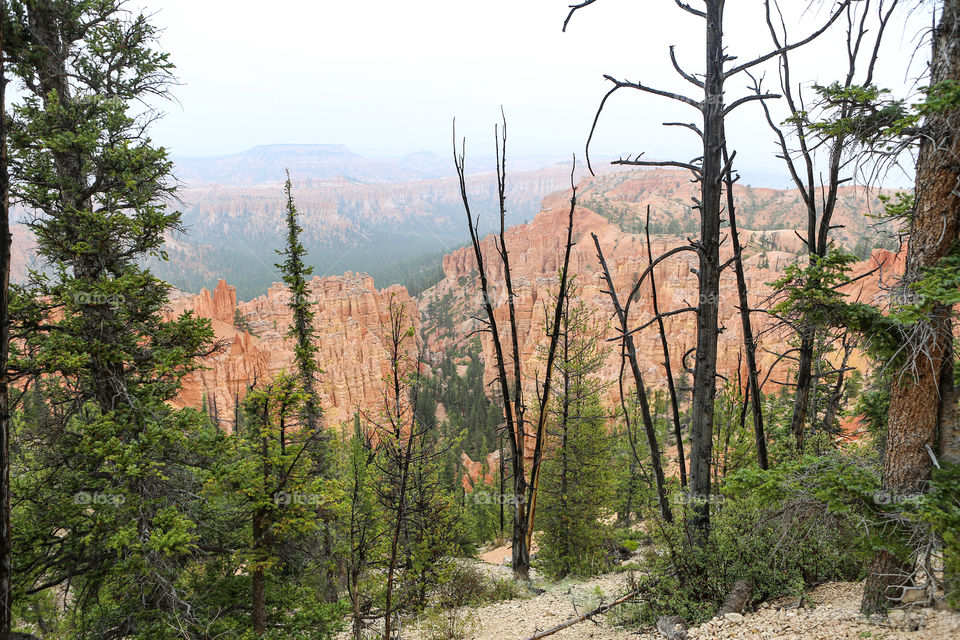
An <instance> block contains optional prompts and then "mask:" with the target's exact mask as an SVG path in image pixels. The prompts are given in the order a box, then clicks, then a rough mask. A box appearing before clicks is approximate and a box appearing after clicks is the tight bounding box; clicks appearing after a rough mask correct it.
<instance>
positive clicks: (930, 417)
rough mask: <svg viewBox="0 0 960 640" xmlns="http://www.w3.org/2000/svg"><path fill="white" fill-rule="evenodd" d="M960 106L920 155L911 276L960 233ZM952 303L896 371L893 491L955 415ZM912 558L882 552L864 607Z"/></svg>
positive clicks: (886, 596) (938, 77)
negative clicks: (950, 389) (949, 382)
mask: <svg viewBox="0 0 960 640" xmlns="http://www.w3.org/2000/svg"><path fill="white" fill-rule="evenodd" d="M958 80H960V0H944V2H943V10H942V15H941V17H940V22H939V24H938V26H937V28H936V31H935V32H934V35H933V55H932V60H931V73H930V85H931V86H936V85H938V84H939V83H942V82H944V81H954V82H956V81H958ZM958 119H960V109H957V108H952V109H947V110H944V111H941V112H935V113H933V114H931V115H930V116H928V118H927V120H926V121H925V122H924V127H923V128H924V136H923V139H922V141H921V143H920V152H919V155H918V157H917V175H916V188H915V195H916V208H915V211H914V215H913V223H912V229H911V234H910V246H909V249H908V253H907V265H906V273H905V274H904V279H905V280H906V281H907V282H911V281H916V280H917V279H918V278H919V277H920V276H921V275H922V273H923V270H924V269H925V268H927V267H931V266H933V265H936V264H937V263H938V261H939V260H940V259H941V258H943V257H944V256H946V255H948V254H949V253H950V252H951V251H952V250H955V246H956V242H957V240H958V237H960V196H958V182H960V169H958V159H960V137H958ZM950 315H951V310H950V309H948V308H945V307H943V306H942V305H939V306H937V308H935V309H934V310H933V311H932V312H931V314H930V318H929V321H926V322H923V323H918V325H917V327H916V331H915V332H914V336H915V338H914V342H913V343H912V344H911V345H910V347H911V352H910V353H909V354H907V357H906V359H905V360H906V361H905V366H904V367H903V368H902V369H901V372H900V373H899V374H898V375H895V376H894V379H893V386H892V389H891V396H890V413H889V415H888V427H889V434H888V436H887V447H886V451H885V453H884V462H883V482H882V488H883V489H884V490H885V491H888V492H890V493H893V494H898V493H912V492H919V491H923V490H924V489H925V488H926V484H927V481H928V480H929V477H930V472H931V469H932V466H933V461H932V459H931V456H930V451H935V450H936V449H935V448H936V447H937V446H938V444H939V442H940V432H941V426H942V425H941V420H942V418H944V417H946V416H950V415H955V407H945V406H944V404H943V403H944V402H949V401H953V400H955V397H954V395H953V394H952V393H942V391H943V389H941V384H942V381H943V380H944V378H945V377H946V376H949V375H952V360H953V355H952V351H951V343H952V331H951V324H952V323H951V320H950ZM911 568H912V562H911V561H910V559H907V561H906V563H905V564H904V563H903V562H902V560H901V559H898V558H896V557H895V556H893V555H891V554H889V553H886V552H881V553H879V554H877V555H876V556H875V557H874V560H873V563H872V565H871V567H870V573H869V575H868V577H867V583H866V587H865V589H864V595H863V602H862V603H861V610H862V611H863V612H865V613H870V612H875V611H882V610H884V609H886V608H887V607H888V606H889V604H890V598H895V597H897V596H899V595H900V594H899V590H898V589H897V587H899V586H901V585H902V584H903V576H904V575H909V573H910V570H911Z"/></svg>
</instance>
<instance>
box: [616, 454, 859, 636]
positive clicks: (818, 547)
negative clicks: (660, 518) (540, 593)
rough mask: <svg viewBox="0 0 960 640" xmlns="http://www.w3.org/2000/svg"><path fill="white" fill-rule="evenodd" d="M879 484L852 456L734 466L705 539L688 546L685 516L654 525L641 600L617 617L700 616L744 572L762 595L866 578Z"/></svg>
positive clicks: (633, 620) (694, 619)
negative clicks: (867, 528)
mask: <svg viewBox="0 0 960 640" xmlns="http://www.w3.org/2000/svg"><path fill="white" fill-rule="evenodd" d="M876 486H877V478H876V475H875V474H874V472H873V471H872V470H871V468H870V467H869V466H868V465H867V464H866V462H865V461H864V460H862V459H860V458H859V457H858V456H855V455H854V456H845V455H839V454H831V455H829V456H824V457H813V456H806V457H803V458H800V459H796V460H792V461H787V462H783V463H781V464H779V465H778V466H776V467H774V468H773V469H771V470H769V471H761V470H759V469H756V468H750V469H745V470H742V471H741V472H738V473H737V474H735V475H733V476H731V477H729V478H728V479H727V480H726V483H725V485H724V488H723V490H722V493H721V495H720V496H718V500H717V503H716V505H715V506H714V507H713V515H712V520H711V522H712V527H711V531H710V535H709V538H708V540H707V541H706V543H705V544H703V545H699V546H697V545H693V544H691V542H690V538H689V537H688V536H687V533H686V531H685V529H684V525H683V523H682V518H678V519H677V522H676V523H675V524H672V525H663V526H658V527H653V528H652V529H654V530H655V535H654V547H653V549H651V550H650V551H649V552H648V553H647V554H646V555H645V557H644V561H643V566H642V571H643V574H642V575H641V576H640V577H639V578H637V579H636V580H635V582H636V585H635V586H636V588H638V589H640V590H641V594H642V595H641V598H642V601H641V602H640V603H639V604H637V605H628V606H626V607H625V608H624V609H623V611H621V612H620V614H619V616H620V618H621V621H623V622H625V623H630V624H638V623H639V624H642V625H653V624H654V623H655V622H656V620H657V618H658V617H659V616H661V615H678V616H680V617H682V618H683V619H684V620H686V621H687V622H688V623H691V624H697V623H699V622H702V621H704V620H706V619H709V618H710V617H712V616H713V615H714V614H715V612H716V610H717V609H718V608H719V606H720V604H721V603H722V602H723V599H724V597H725V596H726V595H727V593H728V592H729V590H730V588H731V587H732V585H733V584H734V583H735V582H736V581H738V580H747V581H749V582H750V583H751V584H752V585H753V593H752V598H753V599H754V600H755V601H762V600H766V599H769V598H772V597H776V596H781V595H800V594H801V593H802V592H803V590H804V589H805V588H807V587H809V586H811V585H814V584H817V583H820V582H824V581H828V580H857V579H860V578H861V577H862V575H863V570H864V567H865V566H866V565H867V563H868V559H869V554H870V542H869V540H868V539H867V538H866V536H865V535H864V534H863V533H862V529H861V525H862V523H863V522H864V521H865V519H866V518H867V517H868V514H869V510H868V504H867V503H866V501H865V500H864V496H865V495H868V494H871V493H873V492H875V490H876ZM679 514H680V511H679V510H678V515H679Z"/></svg>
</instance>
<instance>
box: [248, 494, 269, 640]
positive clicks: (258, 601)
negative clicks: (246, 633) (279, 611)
mask: <svg viewBox="0 0 960 640" xmlns="http://www.w3.org/2000/svg"><path fill="white" fill-rule="evenodd" d="M266 526H267V525H266V522H265V518H264V515H263V513H262V510H260V509H258V510H257V512H256V513H255V514H254V516H253V548H254V549H256V550H257V551H258V552H259V551H262V550H263V549H264V547H265V546H266V540H265V538H266V533H265V531H266ZM261 560H262V559H261V558H257V563H258V566H257V567H256V568H255V569H254V570H253V576H252V583H253V598H252V602H251V605H252V607H253V612H252V618H253V632H254V633H255V634H257V635H258V636H262V635H265V634H266V633H267V584H266V582H267V578H266V571H265V570H264V568H263V565H262V564H260V563H261Z"/></svg>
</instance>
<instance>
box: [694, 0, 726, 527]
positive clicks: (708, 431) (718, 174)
mask: <svg viewBox="0 0 960 640" xmlns="http://www.w3.org/2000/svg"><path fill="white" fill-rule="evenodd" d="M723 9H724V2H723V0H708V1H707V2H706V3H705V14H706V16H705V18H706V23H707V24H706V28H707V34H706V45H707V46H706V63H705V66H704V70H705V74H704V99H703V160H702V170H701V175H700V203H699V204H698V205H697V206H698V207H699V209H700V246H699V251H698V255H699V272H698V280H699V293H700V299H699V302H698V304H697V351H696V360H695V361H694V366H693V400H692V403H691V420H690V484H689V491H690V497H691V499H692V503H693V504H692V517H691V519H690V525H691V528H692V529H693V532H694V535H695V537H697V538H700V539H705V538H706V534H707V532H708V531H709V529H710V489H711V487H710V459H711V456H712V455H713V416H714V403H715V400H716V395H717V385H716V382H717V381H716V378H717V340H718V337H719V325H718V321H719V305H720V196H721V191H722V189H721V180H722V177H723V168H722V166H721V164H722V162H721V161H722V154H723V149H724V147H725V141H724V139H723V119H724V105H723V83H724V69H723V62H724V51H723Z"/></svg>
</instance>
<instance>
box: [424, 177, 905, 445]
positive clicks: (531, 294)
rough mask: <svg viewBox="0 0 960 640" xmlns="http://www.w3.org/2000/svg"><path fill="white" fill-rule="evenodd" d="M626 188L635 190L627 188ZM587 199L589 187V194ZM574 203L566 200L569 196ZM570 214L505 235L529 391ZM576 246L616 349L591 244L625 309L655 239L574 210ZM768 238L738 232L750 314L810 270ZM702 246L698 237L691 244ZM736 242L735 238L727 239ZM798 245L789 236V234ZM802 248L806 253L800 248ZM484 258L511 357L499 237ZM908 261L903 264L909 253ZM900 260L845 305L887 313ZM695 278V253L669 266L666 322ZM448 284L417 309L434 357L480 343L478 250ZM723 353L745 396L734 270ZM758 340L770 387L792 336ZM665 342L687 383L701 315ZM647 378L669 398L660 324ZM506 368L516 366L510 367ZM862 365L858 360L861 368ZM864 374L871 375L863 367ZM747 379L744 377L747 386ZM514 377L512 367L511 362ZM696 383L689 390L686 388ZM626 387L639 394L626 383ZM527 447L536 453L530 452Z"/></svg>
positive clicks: (642, 338)
mask: <svg viewBox="0 0 960 640" xmlns="http://www.w3.org/2000/svg"><path fill="white" fill-rule="evenodd" d="M624 178H625V176H624V175H623V174H618V175H614V176H612V177H611V176H603V177H601V178H600V179H601V180H617V181H623V180H624ZM621 184H622V185H623V186H624V187H627V186H629V185H630V183H629V181H627V182H621ZM587 190H588V192H589V185H588V189H587ZM567 198H568V199H569V193H568V194H567ZM568 199H567V201H566V202H564V200H563V198H562V197H560V196H554V197H551V198H548V199H547V200H546V201H545V207H549V208H547V209H545V210H544V211H542V212H541V213H540V214H538V215H537V217H536V218H535V219H534V220H533V221H532V222H531V223H529V224H526V225H519V226H516V227H513V228H511V229H509V230H508V231H507V234H506V243H507V248H508V250H509V252H510V263H511V268H512V274H513V281H514V290H515V296H516V297H515V299H516V309H517V324H518V333H519V334H520V359H521V361H522V362H523V368H524V376H525V377H526V378H527V379H528V380H529V381H533V380H535V379H541V380H542V378H543V362H542V361H543V357H542V353H541V352H542V348H538V345H545V344H546V343H547V338H546V313H545V311H546V309H547V308H548V307H549V306H550V305H551V301H552V300H553V296H555V294H556V291H557V288H558V284H559V282H558V278H557V273H558V269H559V268H560V266H561V261H562V259H563V242H564V240H565V238H566V224H567V219H568V213H569V206H570V205H569V200H568ZM574 220H575V222H574V236H573V237H574V242H575V245H574V247H573V250H572V253H571V260H570V266H571V272H572V273H573V274H576V282H577V285H578V286H579V295H578V298H579V300H580V301H582V302H583V303H584V304H585V305H586V307H587V309H588V310H589V311H590V312H591V313H592V316H593V319H594V321H595V322H598V323H600V324H601V331H602V335H601V336H600V337H601V338H602V339H604V338H605V339H608V340H609V339H615V337H616V335H617V332H616V331H615V330H614V326H613V324H614V323H613V317H612V316H613V312H612V307H611V303H610V299H609V297H608V295H607V294H606V293H605V290H606V286H605V284H604V283H603V282H602V280H601V275H602V272H601V270H600V266H599V262H598V260H597V255H596V248H595V246H594V242H593V239H592V237H591V233H595V234H596V235H597V237H598V239H599V241H600V246H601V248H602V249H603V252H604V256H605V258H606V260H607V263H608V265H609V268H610V271H611V274H612V277H613V280H614V284H615V286H616V290H617V293H618V295H619V298H620V302H621V304H625V303H626V299H627V296H628V294H629V292H630V290H631V288H632V286H633V284H634V283H635V282H636V280H637V278H638V277H639V275H640V274H641V273H642V272H643V271H644V270H645V269H646V268H647V265H648V258H647V246H646V238H645V236H644V235H641V234H631V233H626V232H624V231H622V230H621V229H620V228H619V227H618V226H615V225H613V224H611V223H610V222H609V221H608V220H607V219H606V218H605V217H603V216H601V215H598V214H597V213H595V212H594V211H591V210H590V209H589V208H588V207H587V206H584V207H580V206H578V207H577V210H576V213H575V218H574ZM763 233H764V232H758V231H751V230H748V229H741V232H740V234H741V243H742V244H743V245H744V246H746V249H745V251H744V270H745V278H746V282H747V288H748V291H749V302H750V306H751V308H766V307H767V306H768V304H769V303H768V302H766V301H767V300H768V298H769V297H770V296H771V295H772V294H773V293H774V291H773V289H772V288H771V287H770V286H769V284H768V283H771V282H773V281H775V280H776V279H778V278H779V277H781V276H782V275H783V271H784V269H785V268H786V267H787V266H788V265H790V264H794V263H796V262H797V261H799V260H805V259H806V258H805V256H804V255H803V254H802V253H801V251H800V247H799V246H793V245H792V244H790V243H788V242H786V241H787V240H789V236H787V235H786V234H783V235H784V237H783V239H782V240H783V241H782V242H776V241H775V242H773V243H771V242H770V236H771V234H769V233H767V235H766V238H765V240H766V245H765V246H764V247H762V248H761V246H760V236H761V235H763ZM691 235H693V234H691ZM727 235H728V234H727ZM791 235H792V234H791ZM651 241H652V253H653V256H654V257H655V258H656V257H657V256H659V255H661V254H662V253H664V252H666V251H667V250H669V249H672V248H674V247H676V246H680V245H683V244H687V243H686V241H685V240H683V239H681V238H680V237H679V236H678V235H675V234H671V235H665V234H664V235H653V236H652V237H651ZM797 243H799V241H797ZM730 245H731V243H730V241H729V238H728V239H727V240H726V241H725V242H724V243H723V245H722V248H721V259H722V260H724V261H727V260H729V259H730V258H731V257H732V249H731V246H730ZM482 249H483V254H484V256H485V258H486V269H487V277H488V279H489V281H490V283H491V286H492V291H491V297H492V298H493V301H494V307H495V310H494V313H495V317H496V319H497V323H498V325H499V326H500V327H501V329H502V336H503V339H504V341H505V343H504V350H505V352H507V353H509V352H510V351H511V349H512V347H511V344H510V342H509V337H508V336H509V330H508V327H509V315H508V313H509V309H508V306H507V304H506V295H505V290H504V286H503V266H502V263H501V261H500V259H499V256H498V255H497V253H496V247H495V244H494V237H493V236H488V237H487V238H485V239H484V240H483V241H482ZM901 253H902V252H901ZM902 262H903V260H902V255H900V254H893V253H891V252H889V251H885V250H882V249H878V250H876V251H874V253H873V255H872V256H871V258H869V259H868V260H865V261H863V262H860V263H857V264H856V265H854V266H853V269H852V275H853V276H854V277H856V276H859V275H863V274H867V272H870V271H871V270H874V269H876V270H875V271H874V272H873V273H872V274H869V275H866V277H864V278H862V279H860V280H858V281H857V282H855V283H854V284H853V285H850V286H849V287H848V290H847V291H846V293H847V295H848V296H849V297H850V298H851V299H858V300H860V301H862V302H873V303H877V302H878V301H879V302H882V297H883V296H884V295H885V294H884V289H883V282H886V283H887V284H889V283H890V282H891V281H893V280H894V278H895V277H896V276H897V275H898V274H899V273H900V272H902V268H903V264H902ZM696 267H697V256H696V254H695V253H694V252H692V251H689V252H682V253H679V254H676V255H675V256H673V257H671V258H669V259H667V260H666V261H664V262H662V263H660V264H659V265H658V266H657V267H656V269H655V276H656V283H657V292H658V302H659V309H660V311H661V313H664V312H669V311H674V310H679V309H683V308H686V307H696V306H697V303H698V299H699V292H698V282H697V277H696V275H695V273H694V272H693V271H692V270H693V269H695V268H696ZM443 270H444V274H445V278H444V279H443V280H442V281H441V282H440V283H439V284H438V285H436V286H435V287H433V288H432V289H430V290H428V291H427V292H425V293H424V294H423V296H421V299H420V304H421V309H422V310H423V313H424V318H425V328H424V339H425V341H426V344H427V349H428V352H429V353H438V352H443V351H447V350H449V349H450V348H451V347H452V346H454V345H456V344H458V343H459V342H461V341H462V339H463V337H464V336H466V335H469V334H470V333H471V331H475V330H477V329H479V328H480V325H479V323H478V322H477V321H476V320H475V318H476V317H485V312H484V310H483V307H482V305H481V301H482V298H481V297H480V296H479V294H478V291H479V282H478V280H477V279H476V273H477V271H476V260H475V258H474V252H473V249H472V248H471V247H467V248H462V249H459V250H457V251H455V252H453V253H452V254H449V255H447V256H445V257H444V259H443ZM719 303H720V326H721V328H722V333H721V335H720V344H719V350H718V368H719V372H720V373H721V374H722V375H724V376H726V377H727V378H728V379H729V380H730V381H732V382H734V383H736V382H737V381H738V380H741V381H742V384H745V381H746V365H745V364H744V363H743V362H742V359H741V357H740V356H741V349H742V344H743V339H742V332H741V321H740V315H739V314H740V312H739V301H738V294H737V284H736V278H735V274H734V272H733V269H732V268H728V269H726V270H724V272H723V276H722V279H721V285H720V301H719ZM437 305H443V306H448V307H449V308H451V309H453V310H454V314H453V315H454V317H455V322H454V325H453V327H454V328H453V330H452V331H450V330H447V329H444V328H443V327H442V326H441V325H440V324H438V323H435V322H434V320H433V319H434V318H435V316H436V307H437ZM653 318H654V312H653V300H652V296H651V292H650V286H649V279H648V280H647V282H646V283H645V284H644V285H643V287H641V289H640V290H639V295H638V297H637V298H636V299H635V300H634V301H633V303H632V304H631V309H630V327H631V328H636V327H638V326H641V325H643V324H645V323H647V322H648V321H651V320H652V319H653ZM752 322H753V331H754V335H755V336H759V348H758V354H757V355H758V361H759V365H760V367H761V370H762V372H763V374H762V375H765V374H766V372H767V371H768V370H769V368H770V367H771V366H773V365H774V363H775V361H776V359H777V358H776V353H779V352H782V351H783V350H784V347H783V345H784V344H786V341H787V340H789V339H791V338H792V337H793V336H792V335H790V333H789V332H788V331H787V330H785V329H782V328H781V329H779V330H772V329H773V325H774V323H775V320H774V319H773V318H771V317H770V316H768V315H766V314H764V313H761V312H755V313H754V314H752ZM664 326H665V333H666V336H667V342H668V344H669V346H670V356H671V365H672V371H673V375H674V377H675V379H677V380H679V379H680V377H681V376H682V375H683V356H684V354H687V353H688V352H689V355H688V359H687V366H688V367H689V368H692V367H693V354H692V352H690V350H691V349H692V348H693V347H694V346H695V344H696V315H695V313H693V312H689V311H688V312H684V313H679V314H676V315H671V316H669V317H666V318H664ZM478 335H479V336H480V340H481V345H482V355H483V359H484V362H485V365H486V368H485V374H484V377H485V382H486V383H488V387H487V388H488V389H494V388H495V385H494V384H493V383H494V382H495V376H496V368H495V358H494V348H493V341H492V339H491V337H490V335H489V334H488V333H486V332H483V333H479V334H478ZM635 344H636V347H637V351H638V355H639V361H640V368H641V370H642V373H643V375H644V382H645V383H646V384H647V385H648V386H651V387H653V388H655V389H656V388H665V386H666V376H665V372H664V368H663V362H664V358H663V351H662V347H661V340H660V335H659V330H658V327H657V325H656V323H651V324H650V325H649V326H648V327H647V328H645V329H644V330H643V331H642V332H640V333H638V334H636V336H635ZM601 349H604V350H605V351H606V353H607V356H606V358H605V360H604V365H603V368H602V370H601V371H600V372H599V377H600V378H601V379H602V380H603V381H605V382H608V383H611V384H610V385H609V386H608V387H607V394H608V396H609V397H608V401H609V402H611V403H616V402H617V397H618V389H617V385H616V380H617V379H618V377H619V374H620V355H619V348H618V347H617V343H616V342H615V341H612V342H608V343H606V344H605V346H601ZM508 360H509V358H508ZM788 364H789V363H788V362H787V360H780V362H779V363H778V364H777V366H776V369H775V371H774V373H773V375H771V376H770V377H769V379H768V380H767V388H768V390H770V391H775V390H776V388H777V384H776V383H775V382H774V381H784V380H789V379H790V377H791V373H790V371H789V367H788ZM858 364H859V360H858ZM864 366H866V365H864ZM738 367H739V377H738ZM508 369H509V362H508ZM688 380H689V378H688ZM625 382H626V384H628V385H632V384H633V382H632V379H631V377H630V375H629V372H628V373H627V375H626V377H625ZM528 444H529V443H528Z"/></svg>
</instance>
